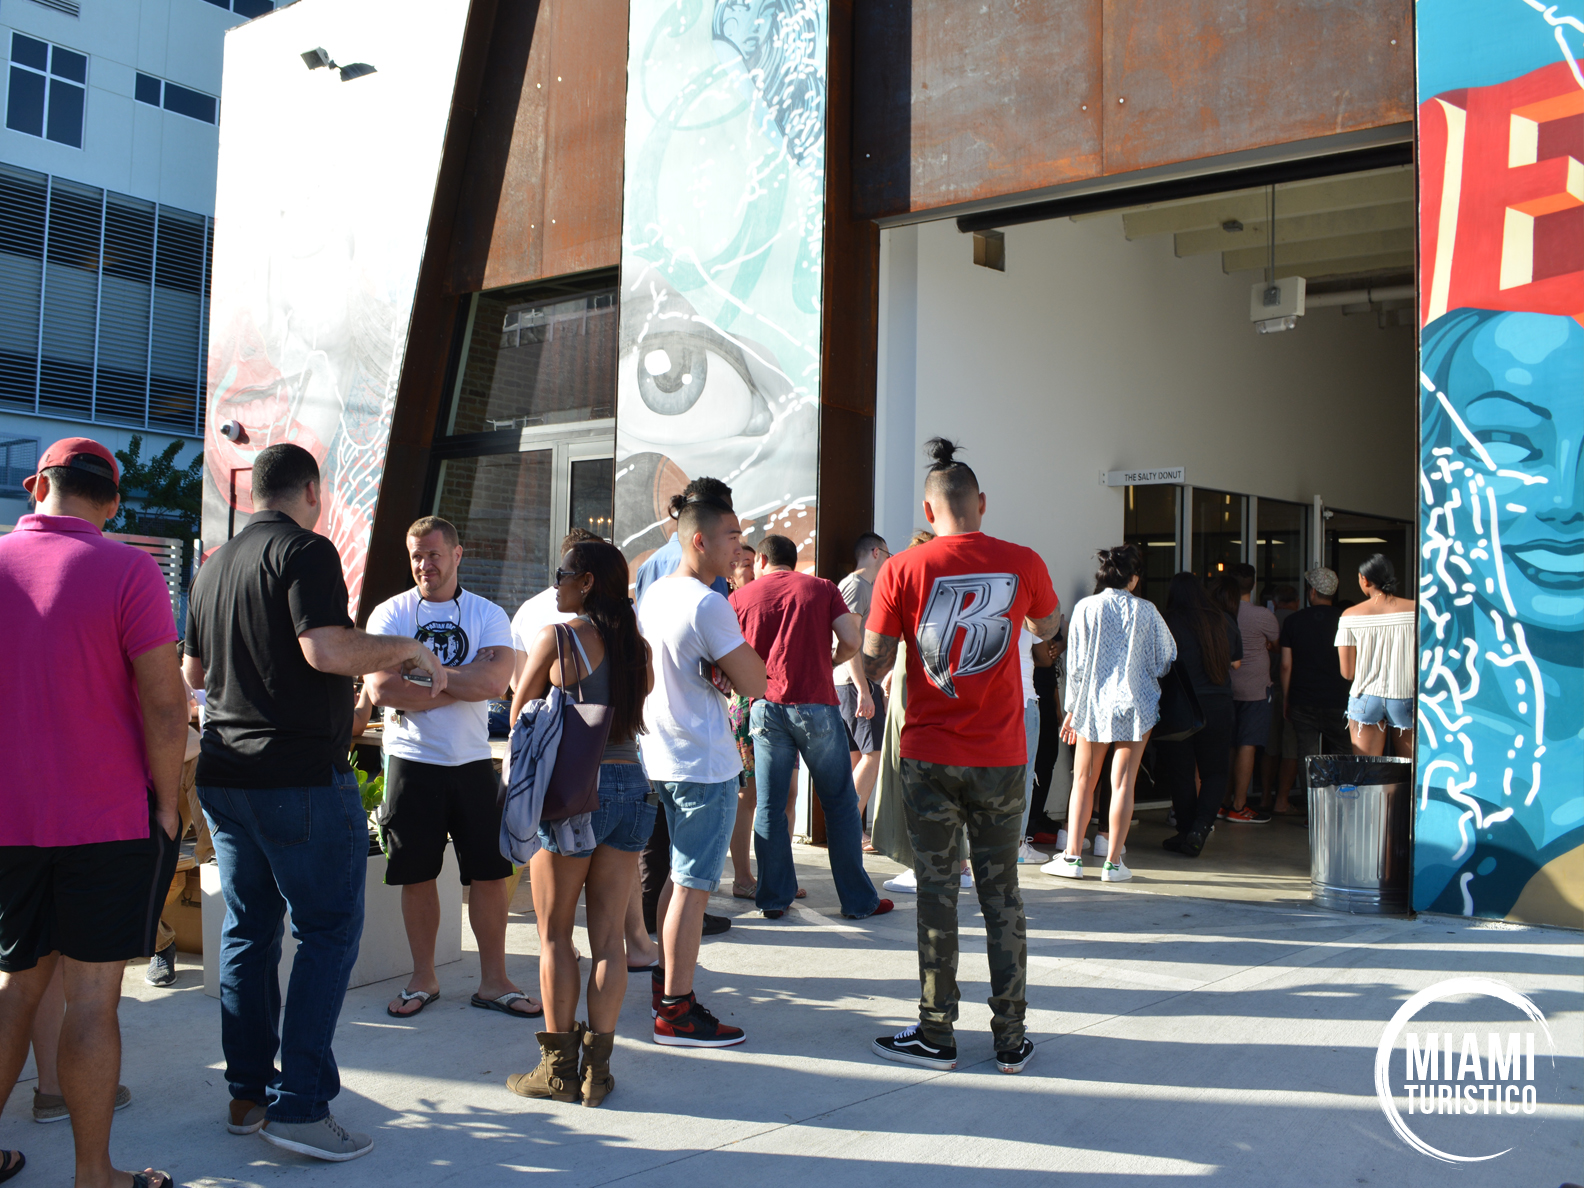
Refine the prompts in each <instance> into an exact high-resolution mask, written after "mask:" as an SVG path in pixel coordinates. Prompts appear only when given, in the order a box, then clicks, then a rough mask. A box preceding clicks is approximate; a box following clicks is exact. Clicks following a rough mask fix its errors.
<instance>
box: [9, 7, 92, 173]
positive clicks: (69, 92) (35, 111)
mask: <svg viewBox="0 0 1584 1188" xmlns="http://www.w3.org/2000/svg"><path fill="white" fill-rule="evenodd" d="M87 84H88V56H87V55H86V54H79V53H78V52H77V51H76V50H69V49H64V48H62V47H61V46H58V45H50V44H49V43H48V42H47V41H39V40H38V39H37V38H34V37H24V36H23V35H22V34H21V33H12V34H11V83H10V90H9V91H8V93H7V95H6V127H7V128H10V129H11V130H12V131H13V132H25V133H27V135H29V136H42V137H44V138H45V139H47V140H53V141H55V142H56V143H57V144H65V145H70V146H71V147H72V148H82V140H83V109H84V107H85V106H86V101H87V96H88V90H87Z"/></svg>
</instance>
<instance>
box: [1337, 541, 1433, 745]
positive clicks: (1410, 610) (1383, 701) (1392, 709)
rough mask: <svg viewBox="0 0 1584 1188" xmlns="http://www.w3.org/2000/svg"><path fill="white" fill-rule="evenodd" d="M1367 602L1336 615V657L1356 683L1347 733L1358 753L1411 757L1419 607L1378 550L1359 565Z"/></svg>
mask: <svg viewBox="0 0 1584 1188" xmlns="http://www.w3.org/2000/svg"><path fill="white" fill-rule="evenodd" d="M1358 573H1359V576H1358V583H1359V589H1360V590H1362V591H1363V592H1364V601H1363V602H1361V603H1359V604H1358V605H1357V606H1350V607H1348V608H1347V610H1345V611H1343V612H1342V617H1341V618H1340V619H1339V620H1337V636H1336V642H1337V659H1338V661H1339V662H1340V664H1341V666H1342V675H1343V676H1344V677H1346V678H1347V679H1349V680H1351V681H1352V682H1353V688H1352V689H1351V690H1350V691H1349V694H1348V709H1347V716H1348V733H1349V734H1350V735H1352V737H1353V753H1354V754H1355V755H1384V754H1385V753H1386V736H1387V734H1388V733H1389V734H1390V735H1391V742H1392V754H1394V755H1400V756H1402V757H1403V758H1406V759H1412V758H1413V748H1414V698H1415V697H1416V696H1417V693H1418V680H1417V678H1418V673H1419V665H1418V663H1417V661H1418V649H1417V647H1416V645H1415V642H1414V641H1415V633H1416V631H1417V628H1418V621H1419V613H1418V608H1417V607H1416V606H1415V605H1414V604H1413V602H1412V601H1410V600H1409V599H1407V598H1400V597H1398V594H1397V571H1396V569H1394V568H1393V567H1392V563H1391V562H1390V561H1388V560H1387V559H1386V557H1385V556H1384V555H1382V554H1380V553H1376V554H1375V555H1374V556H1373V557H1371V558H1370V559H1369V560H1368V561H1366V562H1364V564H1363V565H1360V566H1359V571H1358Z"/></svg>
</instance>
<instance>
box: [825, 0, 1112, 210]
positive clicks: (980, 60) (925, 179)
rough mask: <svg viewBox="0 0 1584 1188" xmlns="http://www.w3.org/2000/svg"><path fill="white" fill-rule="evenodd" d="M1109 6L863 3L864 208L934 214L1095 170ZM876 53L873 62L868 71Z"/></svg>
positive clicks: (1068, 1) (860, 156) (858, 140)
mask: <svg viewBox="0 0 1584 1188" xmlns="http://www.w3.org/2000/svg"><path fill="white" fill-rule="evenodd" d="M1101 7H1102V0H1000V2H998V3H995V4H969V3H963V2H962V0H912V2H911V3H908V2H906V0H886V2H883V3H875V4H874V5H873V6H872V7H871V6H870V5H869V4H867V3H866V4H863V5H859V10H860V16H859V21H858V25H857V29H856V36H857V47H856V52H857V60H858V62H859V63H860V64H861V69H860V71H859V78H860V80H861V81H860V84H859V85H860V88H861V90H860V92H859V96H858V98H859V101H860V102H859V109H858V111H857V113H856V117H855V122H856V128H855V144H854V173H855V177H854V190H855V196H856V200H857V202H858V207H859V213H861V214H862V215H864V216H866V217H870V218H875V217H880V216H883V215H889V214H900V213H904V212H906V211H918V210H929V209H933V208H935V207H940V206H948V205H951V204H954V203H959V202H969V201H974V200H978V199H983V198H994V197H997V196H999V195H1003V194H1012V193H1019V192H1022V191H1025V190H1037V189H1040V188H1042V187H1045V186H1053V185H1058V184H1060V183H1063V182H1070V181H1077V180H1080V179H1082V178H1088V177H1094V176H1096V175H1098V174H1099V173H1100V171H1101V166H1102V161H1103V157H1102V150H1101V129H1102V120H1101V44H1102V39H1101ZM901 46H909V47H911V57H910V59H909V60H907V61H900V60H899V54H898V47H901ZM871 60H873V61H875V62H877V63H879V67H878V70H877V72H876V73H874V74H871V73H870V71H871V67H870V66H869V63H870V61H871ZM904 95H905V96H906V101H907V110H906V111H905V112H904V111H903V110H902V103H903V96H904ZM904 136H905V139H904Z"/></svg>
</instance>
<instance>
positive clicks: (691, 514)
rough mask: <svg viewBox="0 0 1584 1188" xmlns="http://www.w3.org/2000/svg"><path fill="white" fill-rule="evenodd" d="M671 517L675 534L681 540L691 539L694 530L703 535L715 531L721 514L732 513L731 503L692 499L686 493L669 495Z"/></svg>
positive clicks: (727, 514)
mask: <svg viewBox="0 0 1584 1188" xmlns="http://www.w3.org/2000/svg"><path fill="white" fill-rule="evenodd" d="M670 511H671V518H672V519H673V520H675V521H676V522H677V535H678V536H679V537H681V538H682V540H683V542H684V543H685V542H687V541H690V540H692V539H693V534H694V533H695V532H702V533H704V534H705V535H708V534H709V533H711V532H713V531H715V525H716V524H719V523H720V520H721V517H722V516H729V515H732V514H734V513H733V512H732V509H731V504H729V503H728V504H725V505H722V504H720V503H718V502H716V501H715V500H713V499H694V498H689V497H688V496H686V495H673V496H671V508H670Z"/></svg>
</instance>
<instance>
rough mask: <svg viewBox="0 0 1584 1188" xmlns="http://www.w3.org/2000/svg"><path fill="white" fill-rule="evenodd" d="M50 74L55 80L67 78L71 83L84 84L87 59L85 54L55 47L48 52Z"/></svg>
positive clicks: (86, 79)
mask: <svg viewBox="0 0 1584 1188" xmlns="http://www.w3.org/2000/svg"><path fill="white" fill-rule="evenodd" d="M50 73H51V74H53V75H55V77H57V78H69V79H71V80H72V82H79V83H86V82H87V81H88V57H87V55H86V54H79V53H78V52H77V51H76V50H69V49H62V48H61V47H60V46H58V45H57V46H55V47H53V48H52V49H51V51H50Z"/></svg>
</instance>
